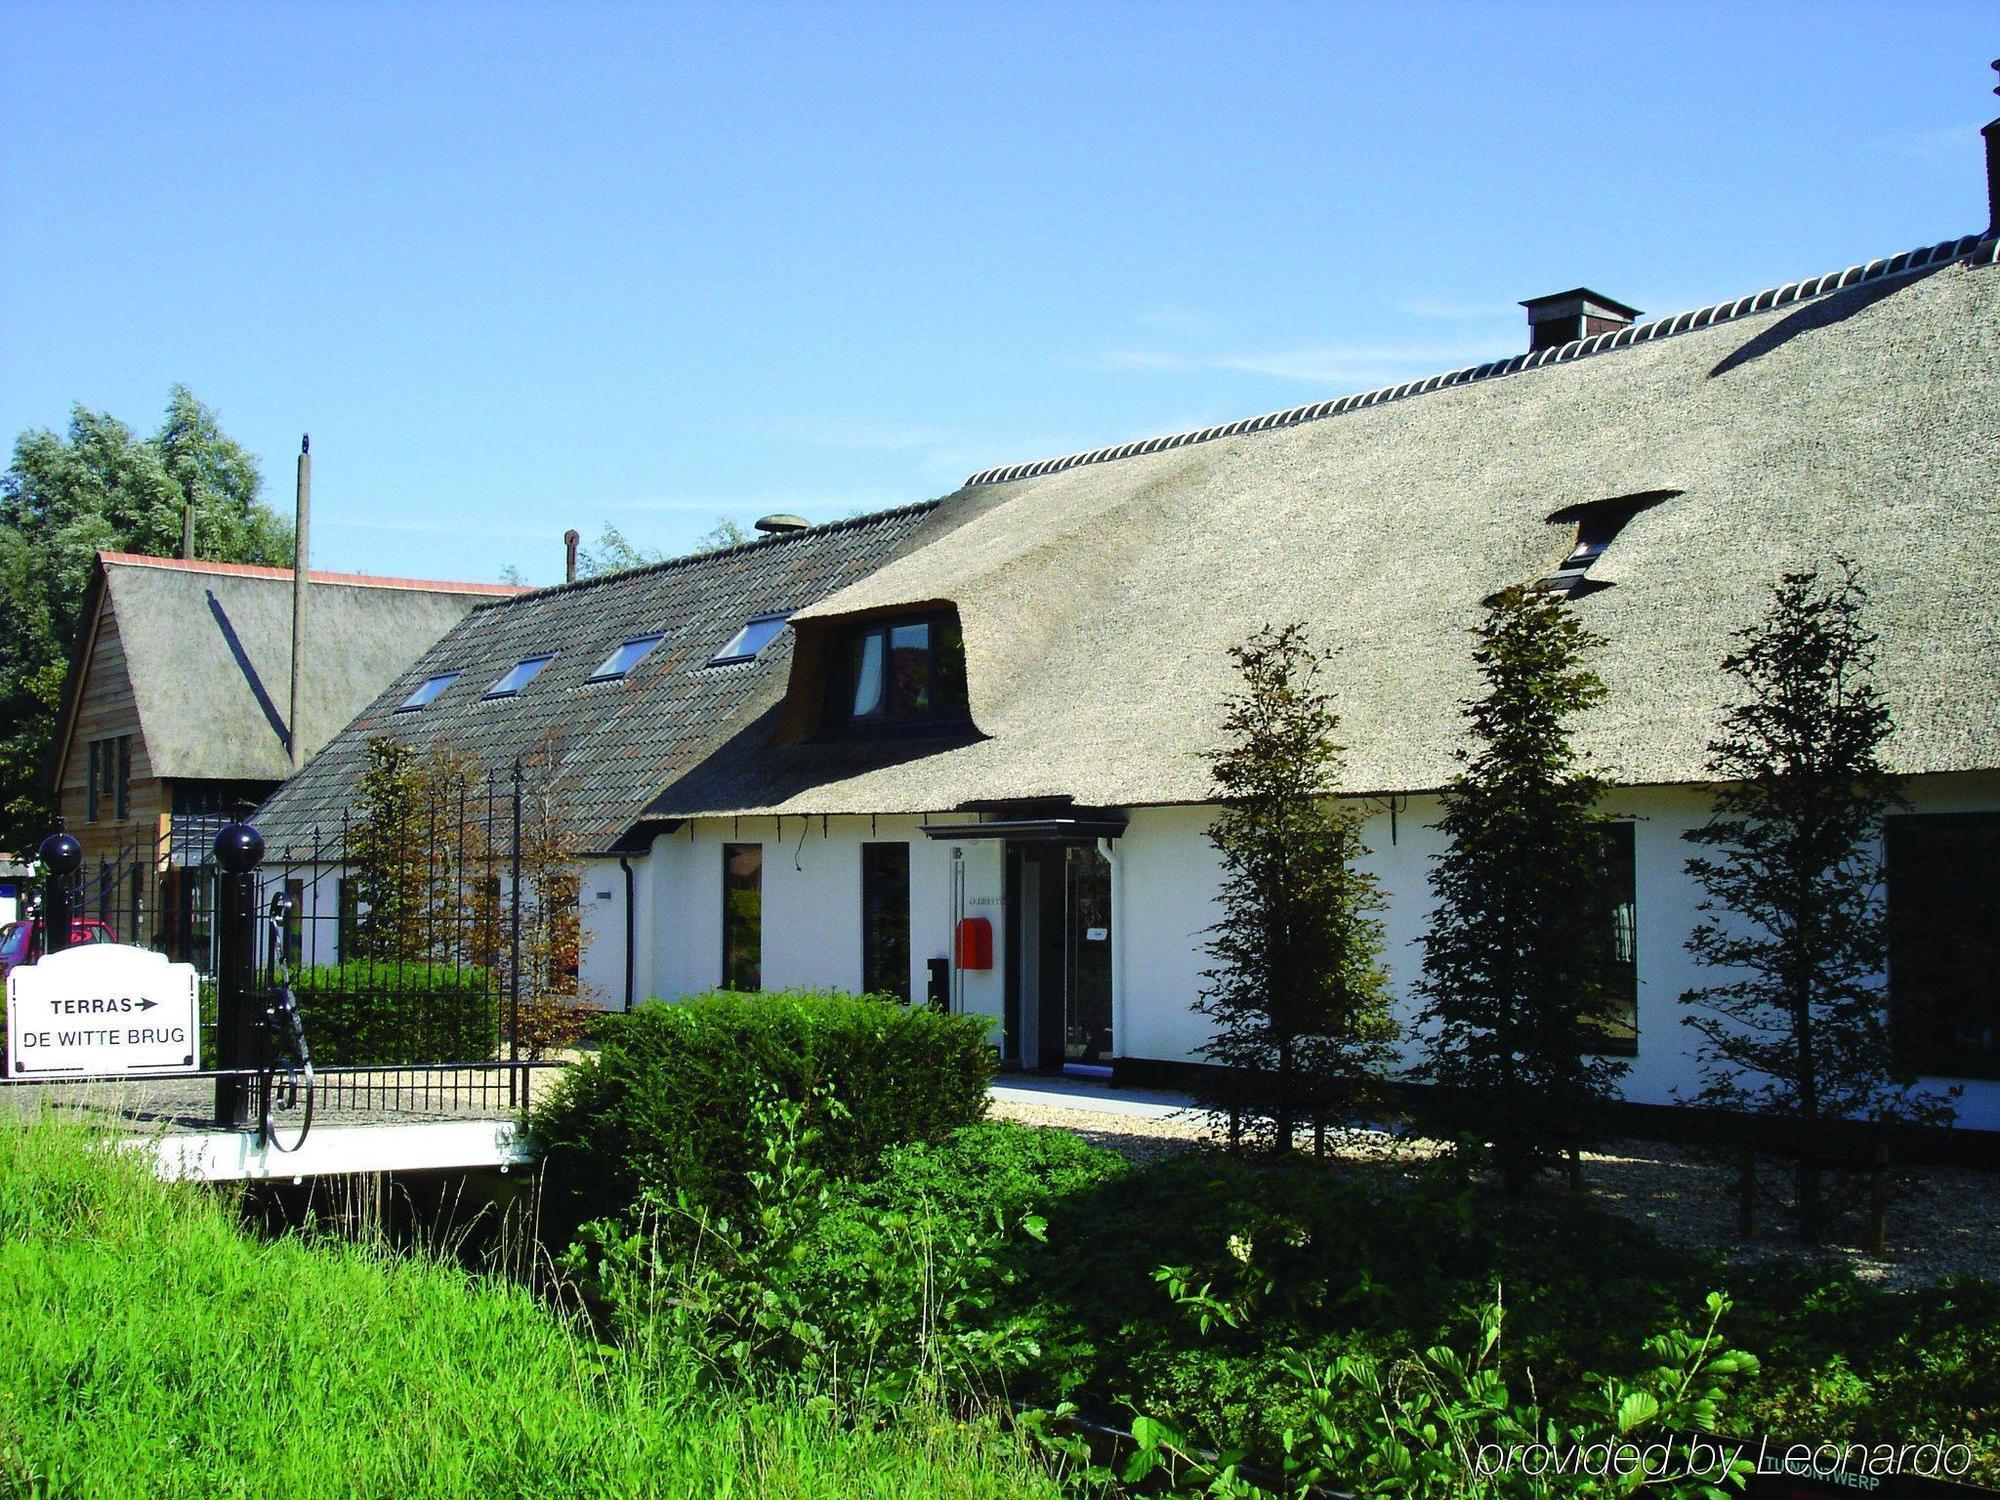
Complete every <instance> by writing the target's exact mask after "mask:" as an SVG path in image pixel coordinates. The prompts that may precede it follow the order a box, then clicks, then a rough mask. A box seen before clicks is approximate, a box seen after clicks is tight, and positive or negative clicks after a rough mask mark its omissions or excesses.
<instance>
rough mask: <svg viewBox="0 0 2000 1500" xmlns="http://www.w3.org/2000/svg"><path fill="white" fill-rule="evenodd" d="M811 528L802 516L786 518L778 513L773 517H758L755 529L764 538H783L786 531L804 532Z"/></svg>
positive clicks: (781, 513)
mask: <svg viewBox="0 0 2000 1500" xmlns="http://www.w3.org/2000/svg"><path fill="white" fill-rule="evenodd" d="M811 526H812V522H810V521H808V520H807V519H806V518H805V517H804V516H788V515H786V514H784V513H783V512H782V511H780V512H779V513H778V514H777V515H774V516H759V517H758V518H757V529H758V530H759V531H761V532H763V533H764V535H766V536H783V535H784V534H785V533H786V532H788V531H805V530H807V529H808V528H810V527H811Z"/></svg>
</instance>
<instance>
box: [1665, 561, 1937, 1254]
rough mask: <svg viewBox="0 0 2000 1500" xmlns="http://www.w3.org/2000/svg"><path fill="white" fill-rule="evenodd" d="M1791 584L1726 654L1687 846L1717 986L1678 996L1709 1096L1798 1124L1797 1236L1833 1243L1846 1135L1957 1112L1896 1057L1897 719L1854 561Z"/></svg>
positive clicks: (1695, 941) (1699, 942)
mask: <svg viewBox="0 0 2000 1500" xmlns="http://www.w3.org/2000/svg"><path fill="white" fill-rule="evenodd" d="M1837 566H1838V568H1839V570H1840V576H1839V577H1838V578H1837V579H1833V580H1827V579H1823V578H1822V577H1821V575H1820V573H1819V572H1818V570H1816V569H1813V570H1808V571H1805V572H1799V573H1786V574H1785V575H1783V577H1782V578H1781V579H1780V580H1779V582H1778V586H1777V589H1776V591H1775V594H1774V596H1773V599H1772V602H1771V607H1770V608H1769V610H1768V611H1767V612H1766V613H1765V615H1764V618H1763V619H1762V620H1760V621H1759V622H1758V623H1756V624H1755V625H1751V626H1747V627H1745V628H1744V629H1742V630H1739V631H1737V632H1736V633H1735V640H1736V642H1737V647H1736V649H1735V650H1734V651H1732V652H1730V653H1729V654H1728V655H1727V656H1725V657H1723V659H1722V670H1723V672H1724V673H1726V674H1727V675H1728V676H1730V677H1733V678H1734V679H1736V682H1737V685H1738V687H1739V688H1740V689H1741V690H1742V693H1743V695H1744V701H1743V702H1741V703H1740V704H1738V705H1737V706H1735V707H1733V708H1731V709H1728V710H1727V711H1726V712H1725V713H1724V714H1723V716H1722V724H1721V729H1720V732H1719V733H1718V734H1717V736H1716V738H1715V739H1713V740H1711V741H1710V742H1709V746H1708V770H1709V773H1710V775H1711V776H1712V777H1713V778H1714V780H1715V781H1716V782H1717V783H1718V784H1719V786H1720V790H1718V791H1717V793H1716V795H1715V804H1714V809H1713V812H1712V814H1711V816H1710V818H1709V820H1708V822H1707V823H1706V824H1704V825H1703V826H1702V827H1700V828H1694V829H1690V830H1689V831H1688V832H1687V834H1686V835H1685V837H1686V838H1687V839H1688V841H1689V842H1690V843H1693V844H1695V845H1696V846H1697V847H1699V848H1701V849H1703V850H1706V851H1710V852H1708V853H1704V854H1699V855H1696V856H1694V857H1693V858H1691V859H1689V861H1688V866H1687V868H1688V873H1689V874H1690V875H1692V876H1693V877H1694V879H1695V881H1696V883H1697V884H1698V885H1699V886H1700V887H1701V890H1702V893H1703V898H1702V901H1701V905H1700V908H1699V909H1700V910H1701V911H1702V912H1703V913H1704V914H1705V915H1704V917H1703V919H1702V920H1701V921H1700V922H1699V923H1698V924H1697V925H1696V927H1695V929H1694V932H1693V934H1692V935H1691V936H1690V937H1689V939H1688V944H1687V947H1688V952H1689V953H1690V954H1692V955H1693V956H1694V958H1695V959H1696V960H1697V961H1698V962H1699V963H1701V964H1702V965H1704V966H1706V967H1708V968H1710V969H1713V970H1716V971H1718V978H1717V982H1715V983H1712V984H1709V985H1706V986H1704V987H1701V988H1699V989H1693V990H1690V991H1688V992H1687V993H1686V994H1684V995H1683V996H1681V1003H1682V1004H1683V1005H1685V1006H1686V1007H1687V1008H1688V1010H1687V1014H1686V1015H1684V1016H1683V1018H1682V1019H1683V1021H1684V1022H1685V1024H1686V1025H1688V1026H1690V1027H1692V1028H1693V1029H1694V1031H1695V1033H1696V1034H1697V1035H1698V1036H1699V1037H1700V1039H1701V1041H1700V1056H1701V1060H1702V1083H1703V1087H1702V1090H1701V1093H1700V1096H1699V1097H1700V1100H1701V1102H1703V1103H1707V1104H1712V1105H1718V1106H1721V1107H1724V1108H1731V1109H1738V1110H1747V1111H1750V1112H1752V1113H1755V1114H1759V1115H1765V1116H1772V1117H1776V1118H1778V1119H1780V1120H1781V1121H1783V1122H1784V1123H1785V1124H1786V1126H1787V1127H1788V1129H1787V1132H1786V1134H1787V1135H1788V1136H1789V1138H1790V1147H1791V1150H1792V1152H1793V1154H1794V1157H1795V1161H1796V1167H1797V1177H1798V1183H1797V1186H1798V1229H1799V1233H1800V1236H1801V1237H1802V1238H1804V1239H1805V1240H1807V1241H1814V1240H1817V1239H1818V1238H1819V1237H1820V1235H1821V1233H1822V1230H1823V1227H1824V1226H1823V1204H1822V1201H1821V1192H1820V1162H1819V1152H1820V1150H1821V1149H1822V1145H1823V1142H1824V1141H1825V1139H1826V1137H1827V1134H1828V1131H1829V1127H1830V1126H1832V1125H1833V1124H1834V1123H1835V1122H1842V1121H1869V1122H1874V1123H1876V1124H1878V1125H1879V1124H1887V1123H1891V1122H1911V1123H1925V1124H1942V1123H1948V1122H1949V1121H1950V1120H1951V1118H1952V1117H1953V1114H1954V1111H1953V1109H1952V1106H1951V1104H1950V1102H1949V1101H1948V1100H1946V1099H1941V1098H1938V1097H1937V1096H1935V1095H1932V1094H1928V1093H1925V1092H1922V1091H1921V1090H1919V1089H1918V1087H1917V1084H1916V1079H1915V1078H1914V1076H1912V1075H1911V1073H1910V1072H1909V1071H1908V1069H1907V1068H1905V1067H1904V1066H1902V1065H1901V1063H1900V1062H1899V1061H1898V1059H1897V1055H1896V1048H1895V1046H1894V1042H1893V1037H1892V1035H1891V1032H1890V1027H1889V1019H1888V1014H1887V1010H1886V1007H1885V1005H1884V998H1885V997H1884V994H1883V988H1882V979H1883V968H1884V964H1885V961H1886V956H1887V949H1886V942H1885V933H1884V925H1883V912H1882V908H1881V903H1880V901H1879V900H1878V896H1879V893H1880V890H1881V881H1882V870H1881V861H1880V858H1879V856H1878V854H1877V852H1876V851H1877V844H1876V840H1877V838H1878V837H1879V835H1880V833H1881V827H1882V817H1883V814H1884V813H1886V812H1888V811H1889V810H1890V809H1891V808H1893V807H1896V806H1899V805H1900V804H1901V800H1902V799H1901V798H1900V797H1899V796H1898V794H1897V792H1896V789H1895V787H1894V785H1893V784H1892V783H1891V781H1890V779H1889V775H1888V773H1887V772H1886V771H1885V770H1884V769H1883V767H1882V762H1881V758H1880V755H1879V751H1880V748H1881V745H1882V741H1883V740H1884V739H1886V738H1887V737H1888V735H1889V733H1890V729H1891V722H1890V716H1889V709H1888V706H1887V705H1886V704H1885V703H1884V702H1883V701H1882V697H1881V694H1880V693H1878V692H1877V691H1876V689H1875V687H1874V685H1873V684H1872V683H1871V682H1870V680H1869V676H1870V673H1871V671H1872V669H1873V667H1874V665H1875V642H1876V637H1875V635H1874V634H1873V633H1872V632H1871V631H1869V630H1868V629H1867V628H1866V627H1865V626H1864V625H1863V623H1862V612H1863V610H1864V608H1865V606H1866V604H1867V599H1868V594H1867V590H1866V589H1864V588H1863V587H1862V585H1861V583H1860V580H1859V579H1858V578H1857V576H1856V574H1855V571H1854V568H1853V566H1852V565H1851V564H1850V563H1848V562H1847V561H1846V560H1845V559H1840V560H1838V562H1837Z"/></svg>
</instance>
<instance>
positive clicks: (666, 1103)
mask: <svg viewBox="0 0 2000 1500" xmlns="http://www.w3.org/2000/svg"><path fill="white" fill-rule="evenodd" d="M989 1029H990V1027H989V1024H988V1022H987V1021H985V1020H984V1019H982V1018H980V1017H976V1016H948V1015H939V1014H937V1013H935V1012H933V1011H928V1010H916V1009H908V1008H905V1007H904V1006H901V1005H898V1004H896V1003H895V1002H893V1001H888V1000H881V999H875V998H871V997H867V996H860V997H857V996H852V995H839V994H824V993H814V992H807V991H801V992H786V993H773V994H761V995H747V994H737V993H734V992H731V991H718V992H716V993H714V994H709V995H702V996H699V997H697V998H695V999H692V1000H688V1001H684V1002H682V1003H680V1004H676V1005H665V1004H662V1003H660V1002H658V1001H648V1002H647V1003H646V1004H644V1005H642V1006H640V1007H639V1008H638V1009H637V1010H636V1011H634V1012H633V1013H632V1014H631V1015H630V1016H628V1017H626V1018H625V1019H624V1020H623V1021H621V1022H619V1023H618V1024H617V1025H615V1026H613V1027H612V1028H610V1029H609V1030H608V1031H606V1032H605V1033H604V1039H603V1044H602V1046H601V1047H600V1049H599V1051H598V1054H597V1056H596V1057H595V1058H592V1059H589V1060H586V1061H584V1062H582V1063H580V1064H578V1065H577V1066H575V1067H573V1068H570V1069H568V1070H567V1072H566V1073H565V1075H564V1077H563V1079H562V1081H561V1082H560V1083H559V1084H558V1085H557V1087H556V1090H555V1093H554V1095H553V1097H552V1098H551V1099H550V1101H549V1102H548V1104H547V1105H546V1106H544V1107H543V1108H542V1109H541V1110H540V1111H538V1112H537V1114H536V1116H535V1120H534V1135H535V1139H536V1140H537V1142H538V1143H539V1144H540V1145H541V1147H542V1149H543V1151H544V1152H545V1154H546V1160H547V1164H548V1171H547V1180H548V1181H549V1183H550V1184H551V1186H552V1187H553V1188H554V1189H555V1191H556V1193H557V1194H559V1195H560V1196H561V1197H562V1198H564V1199H565V1200H566V1205H565V1206H567V1207H568V1208H569V1209H570V1210H571V1211H573V1212H574V1214H575V1216H576V1219H577V1220H578V1221H581V1220H583V1219H590V1218H597V1217H602V1216H606V1215H622V1214H624V1213H626V1212H627V1211H628V1210H629V1209H630V1208H631V1206H632V1205H633V1203H634V1202H635V1201H636V1199H637V1197H638V1194H639V1192H640V1190H641V1189H644V1188H652V1189H655V1190H657V1191H659V1192H661V1193H663V1194H665V1195H666V1197H667V1198H668V1199H669V1200H671V1199H673V1197H674V1196H675V1195H676V1194H685V1195H686V1196H687V1197H688V1199H689V1200H690V1201H691V1202H694V1203H698V1204H702V1205H705V1206H708V1207H710V1208H714V1209H717V1210H718V1211H722V1210H726V1209H728V1208H730V1207H732V1206H734V1205H737V1204H740V1203H741V1202H742V1201H743V1198H744V1195H745V1190H746V1173H748V1172H749V1171H750V1170H752V1168H753V1165H754V1162H753V1150H752V1137H753V1135H754V1131H753V1129H752V1124H753V1118H752V1117H753V1112H754V1109H755V1107H756V1103H757V1101H758V1100H759V1099H760V1098H764V1097H766V1096H775V1097H776V1098H778V1099H782V1100H786V1101H790V1102H792V1103H798V1104H805V1105H807V1106H808V1108H809V1111H814V1106H813V1101H814V1100H816V1099H821V1098H824V1099H830V1100H834V1101H837V1102H838V1103H839V1104H840V1105H841V1110H840V1111H839V1113H838V1115H837V1116H836V1115H834V1114H831V1113H829V1112H827V1111H824V1110H817V1111H815V1112H813V1113H811V1114H810V1115H809V1118H808V1119H807V1120H806V1121H805V1124H806V1125H808V1126H810V1127H811V1128H812V1130H813V1132H814V1145H813V1165H814V1166H815V1167H817V1168H818V1169H819V1170H821V1171H823V1172H824V1173H825V1174H826V1175H827V1176H828V1177H829V1178H831V1179H834V1180H840V1179H844V1178H850V1177H855V1176H859V1175H862V1174H865V1173H867V1172H869V1171H871V1170H873V1168H874V1166H875V1163H876V1161H877V1160H878V1158H879V1157H880V1156H881V1154H882V1153H883V1152H884V1151H885V1150H887V1149H888V1148H889V1147H891V1146H895V1145H898V1144H900V1143H902V1142H906V1141H927V1140H937V1139H939V1138H941V1137H942V1136H944V1135H945V1134H946V1133H947V1132H949V1131H951V1130H952V1129H954V1128H955V1127H957V1126H960V1125H966V1124H970V1123H971V1122H973V1121H975V1120H977V1119H979V1118H980V1117H981V1116H982V1115H983V1114H984V1113H985V1112H986V1086H987V1084H988V1082H989V1081H990V1080H991V1078H992V1074H993V1051H992V1047H991V1045H990V1044H989V1042H988V1040H987V1033H988V1031H989Z"/></svg>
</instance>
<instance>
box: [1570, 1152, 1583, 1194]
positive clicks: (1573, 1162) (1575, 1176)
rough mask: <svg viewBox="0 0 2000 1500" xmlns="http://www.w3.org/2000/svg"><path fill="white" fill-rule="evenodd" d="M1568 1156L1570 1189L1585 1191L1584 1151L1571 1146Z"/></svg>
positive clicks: (1578, 1191) (1572, 1190) (1575, 1191)
mask: <svg viewBox="0 0 2000 1500" xmlns="http://www.w3.org/2000/svg"><path fill="white" fill-rule="evenodd" d="M1568 1156H1569V1190H1570V1191H1571V1192H1572V1193H1580V1192H1582V1191H1583V1153H1582V1152H1581V1151H1579V1150H1578V1149H1577V1148H1576V1147H1574V1146H1571V1147H1570V1148H1569V1153H1568Z"/></svg>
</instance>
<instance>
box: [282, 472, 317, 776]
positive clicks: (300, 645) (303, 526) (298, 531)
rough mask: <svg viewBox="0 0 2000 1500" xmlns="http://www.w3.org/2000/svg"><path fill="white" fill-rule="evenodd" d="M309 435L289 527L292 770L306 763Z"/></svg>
mask: <svg viewBox="0 0 2000 1500" xmlns="http://www.w3.org/2000/svg"><path fill="white" fill-rule="evenodd" d="M312 477H313V469H312V434H311V433H307V434H306V435H305V436H304V437H302V438H300V439H299V478H298V519H297V521H296V522H295V523H294V526H293V531H292V535H293V539H294V542H295V546H294V548H293V551H292V714H291V717H290V718H289V719H287V720H286V721H285V738H286V740H287V742H288V743H287V745H286V749H288V750H290V751H291V754H292V770H293V771H297V770H298V769H299V767H301V766H303V765H304V764H305V763H306V756H305V750H306V747H305V741H304V740H302V739H300V738H299V688H300V683H301V681H302V680H303V678H304V675H305V651H306V582H307V578H308V574H309V570H310V567H311V561H310V559H311V546H310V533H311V526H312Z"/></svg>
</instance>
